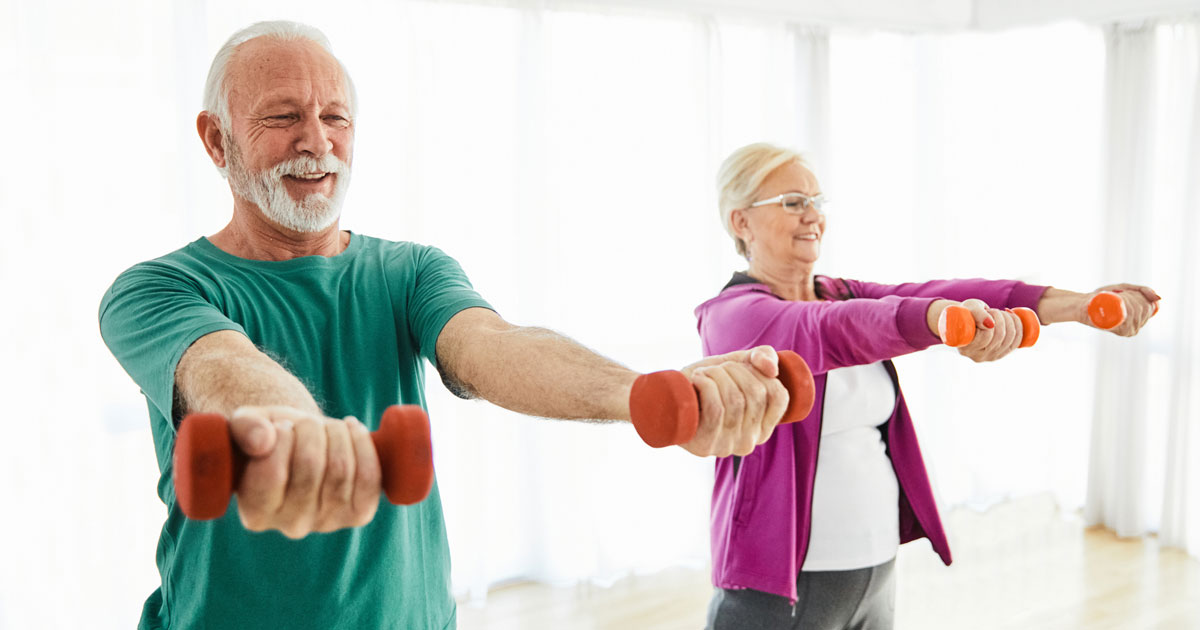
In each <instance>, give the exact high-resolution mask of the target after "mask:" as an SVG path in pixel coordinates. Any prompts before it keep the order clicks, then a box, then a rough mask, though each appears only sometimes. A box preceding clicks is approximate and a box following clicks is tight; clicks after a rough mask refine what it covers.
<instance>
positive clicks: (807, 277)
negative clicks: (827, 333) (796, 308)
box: [749, 261, 819, 302]
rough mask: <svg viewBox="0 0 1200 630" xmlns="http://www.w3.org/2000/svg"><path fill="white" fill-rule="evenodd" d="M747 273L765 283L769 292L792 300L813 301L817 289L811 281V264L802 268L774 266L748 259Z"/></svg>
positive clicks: (815, 299)
mask: <svg viewBox="0 0 1200 630" xmlns="http://www.w3.org/2000/svg"><path fill="white" fill-rule="evenodd" d="M749 274H750V275H751V276H753V277H754V279H755V280H758V281H759V282H761V283H763V284H765V285H767V286H768V287H770V289H771V293H774V294H775V295H778V296H779V297H781V298H783V299H785V300H791V301H793V302H815V301H817V300H818V299H819V298H817V289H816V286H815V285H814V283H813V278H814V277H815V274H813V272H812V266H811V265H805V266H804V267H802V268H796V267H775V266H772V265H766V264H762V263H759V262H758V261H750V270H749Z"/></svg>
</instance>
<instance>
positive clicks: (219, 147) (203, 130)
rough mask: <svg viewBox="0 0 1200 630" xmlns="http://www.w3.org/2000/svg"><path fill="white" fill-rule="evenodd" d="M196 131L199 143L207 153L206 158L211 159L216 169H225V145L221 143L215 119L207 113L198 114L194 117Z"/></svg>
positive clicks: (219, 127) (219, 128)
mask: <svg viewBox="0 0 1200 630" xmlns="http://www.w3.org/2000/svg"><path fill="white" fill-rule="evenodd" d="M196 131H197V132H199V133H200V141H201V142H203V143H204V150H205V151H208V157H209V158H210V159H212V161H213V164H216V165H217V168H225V167H226V166H227V164H226V162H225V145H224V144H223V143H222V142H221V140H222V135H223V134H222V133H221V125H220V124H219V123H218V122H217V117H216V116H213V115H212V114H210V113H208V112H200V115H199V116H197V117H196Z"/></svg>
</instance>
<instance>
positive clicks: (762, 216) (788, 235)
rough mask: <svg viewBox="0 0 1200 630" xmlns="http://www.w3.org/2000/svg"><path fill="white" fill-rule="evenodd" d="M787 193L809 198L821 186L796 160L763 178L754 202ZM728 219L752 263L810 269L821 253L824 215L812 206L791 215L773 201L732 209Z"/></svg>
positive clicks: (779, 267) (773, 266) (817, 191)
mask: <svg viewBox="0 0 1200 630" xmlns="http://www.w3.org/2000/svg"><path fill="white" fill-rule="evenodd" d="M790 192H794V193H800V194H802V195H806V196H809V197H812V196H816V195H817V194H820V192H821V187H820V186H819V185H818V184H817V178H816V176H815V175H813V174H812V171H810V170H808V169H807V168H805V167H804V165H802V164H800V163H799V162H795V161H793V162H788V163H787V164H784V165H783V166H780V167H779V168H777V169H775V170H774V171H772V172H771V174H770V175H768V176H767V178H766V179H764V180H763V183H762V186H761V187H760V188H759V193H758V194H757V195H755V201H761V200H765V199H770V198H772V197H776V196H778V195H782V194H784V193H790ZM730 221H731V222H732V226H733V230H734V233H735V234H737V236H738V237H739V238H741V239H742V240H743V241H745V242H746V247H747V250H748V253H749V258H750V261H751V263H752V265H753V266H756V267H765V268H771V269H779V270H786V269H795V268H797V267H801V268H811V267H812V265H813V263H815V262H816V261H817V258H819V257H820V255H821V237H822V236H824V234H825V215H823V214H821V213H820V212H818V211H817V210H815V209H813V208H812V207H809V208H807V209H806V210H805V211H804V212H803V213H801V214H792V213H790V212H788V211H786V210H784V208H783V206H782V205H780V204H778V203H773V204H770V205H764V206H759V207H757V208H748V209H741V210H734V211H733V212H732V213H730Z"/></svg>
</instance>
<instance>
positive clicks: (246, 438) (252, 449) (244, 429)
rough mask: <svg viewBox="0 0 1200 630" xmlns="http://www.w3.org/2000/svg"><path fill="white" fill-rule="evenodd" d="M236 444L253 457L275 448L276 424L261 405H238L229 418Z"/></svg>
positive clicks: (230, 428)
mask: <svg viewBox="0 0 1200 630" xmlns="http://www.w3.org/2000/svg"><path fill="white" fill-rule="evenodd" d="M229 432H230V434H232V435H233V442H234V444H237V445H238V448H240V449H242V452H243V453H245V454H247V455H249V456H251V457H261V456H263V455H266V454H268V453H270V452H271V451H272V450H274V449H275V425H274V424H272V423H271V419H270V417H269V416H268V414H267V413H266V410H264V409H262V408H260V407H238V408H237V409H235V410H234V411H233V416H232V417H230V418H229Z"/></svg>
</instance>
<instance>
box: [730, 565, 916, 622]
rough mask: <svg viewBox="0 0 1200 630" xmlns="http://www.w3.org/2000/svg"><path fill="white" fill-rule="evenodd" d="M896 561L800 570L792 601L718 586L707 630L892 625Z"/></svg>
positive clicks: (894, 607)
mask: <svg viewBox="0 0 1200 630" xmlns="http://www.w3.org/2000/svg"><path fill="white" fill-rule="evenodd" d="M895 569H896V561H895V560H894V559H893V560H890V561H888V562H886V563H884V564H881V565H879V566H877V567H869V568H866V569H855V570H853V571H801V572H800V578H799V579H798V580H796V593H797V598H798V599H797V601H796V605H795V606H792V605H791V604H790V603H789V602H788V600H787V598H786V597H780V596H778V595H772V594H770V593H764V592H762V591H755V590H752V589H742V590H729V589H723V588H718V589H716V592H715V593H714V594H713V598H712V602H711V603H710V604H709V607H708V626H707V628H708V630H891V629H892V620H893V617H894V616H895V611H896V574H895Z"/></svg>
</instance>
